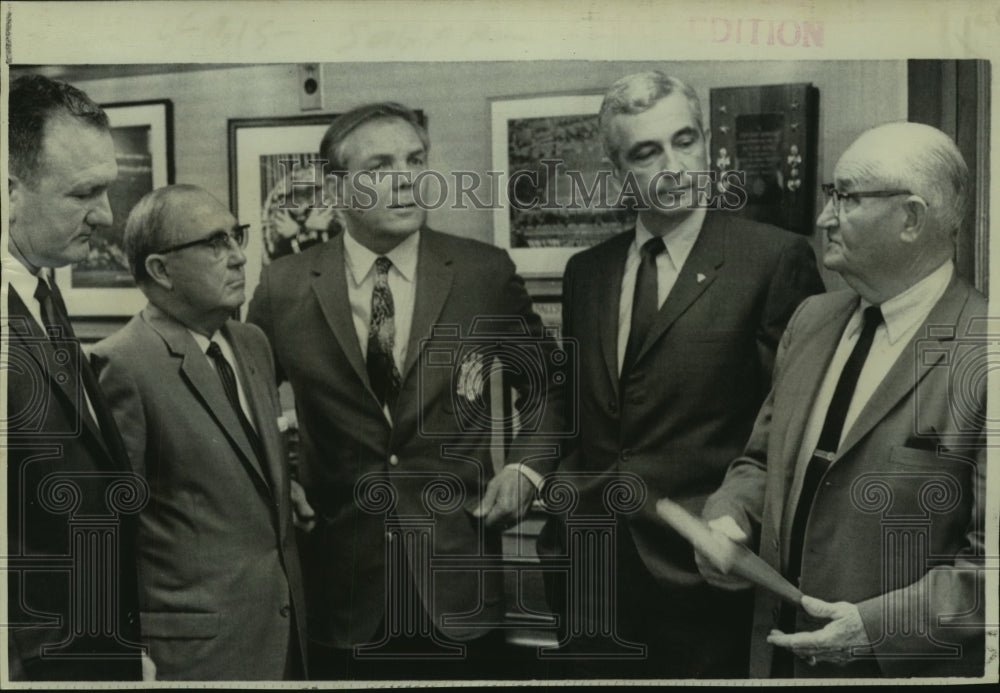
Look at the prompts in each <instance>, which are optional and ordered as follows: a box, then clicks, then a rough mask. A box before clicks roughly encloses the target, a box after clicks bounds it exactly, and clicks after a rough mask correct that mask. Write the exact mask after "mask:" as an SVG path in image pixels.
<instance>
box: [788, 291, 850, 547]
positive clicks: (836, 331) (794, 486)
mask: <svg viewBox="0 0 1000 693" xmlns="http://www.w3.org/2000/svg"><path fill="white" fill-rule="evenodd" d="M847 296H848V297H849V298H848V300H847V301H846V302H845V303H844V304H843V305H842V306H840V307H839V308H837V309H836V310H835V311H834V312H833V314H832V315H831V316H830V318H829V319H824V320H823V322H822V323H821V324H820V325H819V329H817V330H816V332H815V333H813V334H812V335H810V336H807V337H805V339H808V340H809V347H808V348H804V349H802V350H800V351H799V352H798V355H797V357H796V358H795V360H794V361H792V362H791V363H789V364H788V365H787V367H786V369H785V371H784V373H783V374H782V376H781V378H782V380H783V381H786V382H790V383H802V384H803V387H802V389H801V390H800V391H797V392H796V396H795V397H793V398H792V400H793V401H794V402H795V403H797V404H800V405H801V404H802V403H805V404H804V405H802V406H795V407H794V408H793V409H792V410H791V411H780V412H775V418H776V419H778V420H779V421H787V423H785V424H784V430H785V435H784V436H783V438H782V440H780V441H777V442H778V443H779V444H780V445H781V451H780V457H778V458H777V459H781V460H787V461H788V463H787V464H786V465H785V466H784V470H785V476H784V478H783V483H784V484H786V485H785V487H784V488H783V489H782V494H781V495H782V497H783V498H784V497H786V495H787V501H786V502H785V503H784V504H783V505H782V506H781V507H785V508H795V507H796V505H797V504H798V497H799V494H800V493H801V492H802V480H803V479H804V478H805V473H806V466H807V465H799V464H797V463H798V458H799V452H800V449H801V448H802V437H803V436H804V435H805V429H806V425H807V424H808V423H809V417H810V415H811V414H812V410H813V406H812V405H813V403H814V402H815V401H816V394H817V393H818V392H819V388H820V385H821V384H822V382H823V379H824V378H825V376H826V371H827V368H828V367H829V365H830V360H831V359H832V358H833V354H834V352H836V350H837V345H838V344H839V343H840V336H841V335H842V334H843V332H844V328H845V327H846V326H847V322H848V320H850V319H851V315H852V314H853V313H854V310H855V309H856V308H857V306H858V297H857V296H856V295H851V294H847ZM789 479H790V480H791V483H790V484H789V483H788V482H789ZM786 492H787V493H786ZM782 523H783V524H784V525H785V529H786V530H788V531H791V514H788V516H787V517H785V518H784V519H783V520H782ZM775 529H778V528H775ZM786 538H787V537H786ZM782 545H783V546H786V545H787V542H783V544H782Z"/></svg>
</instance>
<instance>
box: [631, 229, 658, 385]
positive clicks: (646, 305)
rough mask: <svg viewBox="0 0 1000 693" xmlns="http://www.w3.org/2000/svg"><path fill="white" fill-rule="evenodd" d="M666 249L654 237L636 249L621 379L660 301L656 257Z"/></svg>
mask: <svg viewBox="0 0 1000 693" xmlns="http://www.w3.org/2000/svg"><path fill="white" fill-rule="evenodd" d="M664 250H666V246H664V245H663V239H662V238H660V237H659V236H654V237H653V238H650V239H649V240H648V241H646V242H645V243H643V244H642V248H640V249H639V253H640V256H641V257H640V260H639V271H638V272H637V273H636V275H635V293H633V294H632V324H631V326H630V327H629V331H628V342H627V343H626V346H625V359H624V361H623V362H622V377H623V378H624V376H625V374H626V373H628V371H629V370H630V369H631V368H632V366H633V365H634V364H635V359H636V357H637V356H638V355H639V350H640V349H641V348H642V343H643V342H644V341H646V335H648V334H649V328H650V327H651V326H652V324H653V319H654V318H655V317H656V313H657V311H658V310H659V309H660V301H659V296H658V292H657V284H658V282H657V272H656V256H657V255H659V254H660V253H662V252H663V251H664Z"/></svg>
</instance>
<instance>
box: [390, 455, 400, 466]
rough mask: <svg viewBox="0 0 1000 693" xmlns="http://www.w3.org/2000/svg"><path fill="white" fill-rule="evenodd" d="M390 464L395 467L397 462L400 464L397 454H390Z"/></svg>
mask: <svg viewBox="0 0 1000 693" xmlns="http://www.w3.org/2000/svg"><path fill="white" fill-rule="evenodd" d="M389 464H391V465H392V466H393V467H395V466H396V465H397V464H399V458H398V457H396V456H395V455H389Z"/></svg>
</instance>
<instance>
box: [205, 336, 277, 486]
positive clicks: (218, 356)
mask: <svg viewBox="0 0 1000 693" xmlns="http://www.w3.org/2000/svg"><path fill="white" fill-rule="evenodd" d="M206 353H207V354H208V355H209V356H210V357H211V358H212V361H214V362H215V370H216V372H217V373H218V374H219V380H221V381H222V389H223V390H225V391H226V397H227V398H228V399H229V403H230V404H231V405H232V407H233V410H234V411H235V413H236V418H237V419H239V422H240V426H242V427H243V432H244V433H245V434H246V436H247V440H249V441H250V447H252V448H253V452H254V454H255V455H256V456H257V461H258V462H260V464H261V470H262V471H264V464H265V462H266V458H265V457H264V448H263V446H262V445H261V442H260V437H259V436H258V435H257V431H255V430H254V428H253V426H252V425H251V424H250V420H249V419H247V417H246V414H244V413H243V407H241V406H240V394H239V390H237V389H236V374H235V373H234V372H233V367H232V366H230V365H229V361H227V360H226V357H225V356H224V355H223V353H222V349H220V348H219V345H218V344H216V343H215V342H212V343H211V344H209V345H208V351H207V352H206Z"/></svg>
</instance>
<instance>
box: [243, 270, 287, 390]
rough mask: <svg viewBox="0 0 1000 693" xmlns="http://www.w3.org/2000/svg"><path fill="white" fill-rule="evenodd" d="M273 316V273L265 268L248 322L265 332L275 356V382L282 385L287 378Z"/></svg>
mask: <svg viewBox="0 0 1000 693" xmlns="http://www.w3.org/2000/svg"><path fill="white" fill-rule="evenodd" d="M273 316H274V313H273V312H272V310H271V273H270V271H268V268H267V267H265V268H264V269H262V270H261V272H260V283H259V284H257V288H256V289H255V290H254V292H253V298H252V299H251V300H250V306H249V307H248V308H247V318H246V322H247V323H250V324H253V325H256V326H257V327H259V328H260V329H261V330H262V331H263V332H264V336H265V337H266V338H267V342H268V345H269V346H270V349H271V354H272V356H273V363H274V373H275V376H274V377H275V381H276V382H277V383H282V382H284V381H285V380H286V379H287V378H286V377H285V373H284V371H283V370H282V369H281V362H280V361H278V352H277V341H276V336H275V326H274V319H273Z"/></svg>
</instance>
